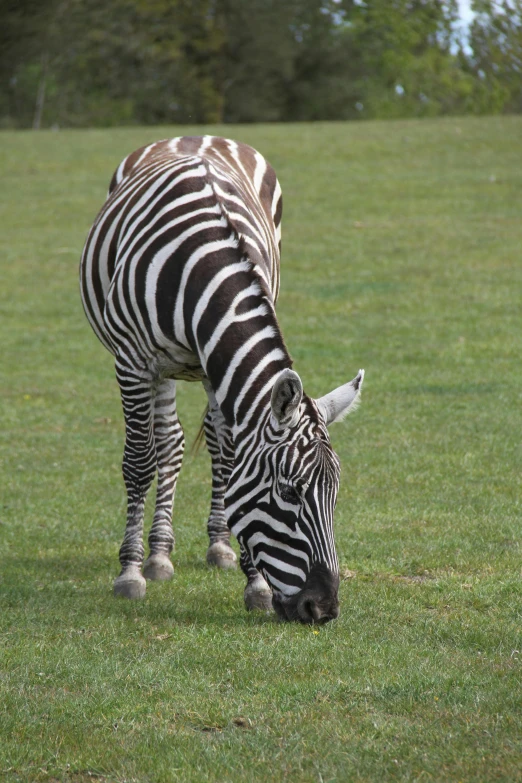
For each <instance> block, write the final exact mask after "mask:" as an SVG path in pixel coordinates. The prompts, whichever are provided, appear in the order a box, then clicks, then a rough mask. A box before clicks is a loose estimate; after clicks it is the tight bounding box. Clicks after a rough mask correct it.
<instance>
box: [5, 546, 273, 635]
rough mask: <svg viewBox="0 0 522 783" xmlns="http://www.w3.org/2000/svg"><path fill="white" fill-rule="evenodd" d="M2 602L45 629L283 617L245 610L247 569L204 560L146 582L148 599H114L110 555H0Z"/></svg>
mask: <svg viewBox="0 0 522 783" xmlns="http://www.w3.org/2000/svg"><path fill="white" fill-rule="evenodd" d="M0 574H1V575H2V579H1V581H0V602H1V604H2V608H3V612H4V620H5V621H6V624H7V625H9V624H10V623H12V624H13V625H16V624H17V623H18V618H19V616H20V613H23V614H24V617H27V616H28V615H30V616H31V618H32V620H31V621H32V623H33V624H35V625H36V626H38V627H40V628H41V629H42V630H43V629H44V628H45V627H46V626H51V625H52V626H54V627H56V625H57V624H60V625H62V626H63V628H64V629H66V628H67V627H69V628H73V629H74V628H84V627H86V626H89V627H91V628H94V627H97V626H102V625H104V623H106V621H109V622H111V623H112V622H115V621H118V620H124V621H126V622H128V623H129V624H131V623H133V624H135V623H136V622H143V623H145V624H150V625H151V628H152V631H155V630H157V629H158V628H161V629H164V628H165V627H168V626H169V625H183V626H194V625H201V626H213V625H215V626H223V625H224V624H225V625H227V626H228V627H233V626H237V627H245V626H247V627H250V626H257V625H266V624H273V623H278V622H279V621H278V620H277V618H276V615H275V614H274V613H272V612H269V613H264V612H247V611H246V609H245V607H244V603H243V588H244V578H243V575H242V574H241V573H240V572H238V571H236V572H230V571H228V572H227V571H219V570H218V569H214V568H209V567H208V566H207V565H206V563H205V562H204V560H203V559H202V558H199V559H198V558H196V557H194V558H190V560H189V561H183V563H182V564H176V571H175V575H174V578H173V579H172V580H171V581H169V582H156V583H154V582H149V583H147V594H146V596H145V598H144V599H142V600H138V601H129V600H128V599H123V598H116V597H114V595H113V592H112V582H113V579H114V577H115V576H116V575H117V570H116V568H115V563H114V559H113V558H112V557H99V558H95V559H92V558H91V559H90V560H88V561H86V560H85V559H84V558H81V557H80V556H76V557H70V556H69V557H59V556H57V555H56V554H52V555H51V554H45V553H43V554H42V555H41V556H39V557H9V558H3V559H2V560H0Z"/></svg>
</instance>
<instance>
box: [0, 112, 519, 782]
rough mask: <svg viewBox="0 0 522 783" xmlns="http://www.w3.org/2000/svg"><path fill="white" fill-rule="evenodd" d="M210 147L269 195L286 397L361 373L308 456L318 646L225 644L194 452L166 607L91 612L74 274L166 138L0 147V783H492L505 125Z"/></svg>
mask: <svg viewBox="0 0 522 783" xmlns="http://www.w3.org/2000/svg"><path fill="white" fill-rule="evenodd" d="M213 130H214V131H215V132H216V131H217V132H221V133H223V132H225V133H226V134H228V135H231V136H233V137H235V138H237V139H240V140H243V141H246V142H249V143H251V144H254V145H255V146H257V147H258V148H259V149H260V150H261V151H262V152H263V153H264V154H265V155H266V156H267V157H268V158H269V160H271V162H272V163H273V165H274V166H275V168H276V170H277V172H278V174H279V176H280V179H281V182H282V185H283V192H284V194H285V198H286V201H285V215H284V220H283V225H284V239H283V275H282V293H281V298H280V305H279V313H280V320H281V323H282V327H283V332H284V334H285V338H286V341H287V344H288V346H289V348H290V350H291V353H292V355H293V357H294V359H295V366H296V369H297V370H298V371H299V372H300V374H301V376H302V378H303V380H304V383H305V388H306V389H307V391H308V392H309V393H311V394H313V395H320V394H322V393H325V392H326V391H329V390H330V389H331V388H333V387H334V386H335V385H338V384H340V383H342V382H345V381H347V380H349V379H350V378H352V377H353V376H354V375H355V373H356V372H357V370H358V369H359V367H364V368H365V369H366V371H367V379H366V383H365V392H364V395H363V396H364V400H363V405H362V407H361V409H360V410H359V412H358V413H357V414H356V415H354V416H353V417H351V418H350V419H349V420H348V421H347V422H345V423H344V424H342V425H337V427H336V428H335V429H332V438H333V441H334V444H335V446H336V448H337V450H338V452H339V454H340V456H341V459H342V464H343V476H342V488H341V492H340V496H339V502H338V509H337V517H336V531H337V543H338V551H339V555H340V560H341V563H342V569H343V577H344V578H343V582H342V585H341V590H340V598H341V612H342V613H341V617H340V619H339V620H338V621H337V622H335V623H331V624H330V625H328V626H326V627H321V628H319V629H314V628H305V627H300V626H297V625H281V624H278V623H277V622H275V620H274V619H273V618H272V617H270V616H264V615H247V614H246V612H245V611H244V609H243V602H242V590H243V579H242V577H241V575H240V574H239V573H216V572H213V571H210V570H208V569H207V568H206V566H205V563H204V555H205V550H206V536H205V519H206V512H207V504H208V498H209V487H208V477H209V468H208V464H207V459H206V455H205V454H204V453H203V452H201V453H200V454H199V455H198V456H197V457H194V456H187V459H186V462H185V465H184V470H183V471H182V477H181V480H180V487H179V492H178V497H177V506H176V516H175V527H176V533H177V550H176V553H175V556H174V562H175V566H176V575H175V578H174V580H173V582H171V583H168V584H151V585H150V586H149V587H148V592H147V597H146V599H145V600H144V601H143V602H141V603H127V602H124V601H121V600H119V601H118V600H115V599H113V597H112V595H111V584H112V579H113V578H114V577H115V576H116V575H117V572H118V563H117V552H118V547H119V544H120V540H121V536H122V532H123V525H124V491H123V482H122V480H121V475H120V460H121V453H122V447H123V426H122V416H121V412H120V402H119V398H118V392H117V387H116V383H115V381H114V380H113V369H112V361H111V357H110V356H109V355H108V354H106V352H105V351H104V349H103V348H102V347H101V345H99V344H98V342H97V340H96V338H95V337H94V336H93V334H92V333H91V331H90V328H89V326H88V324H87V322H86V320H85V319H84V316H83V312H82V310H81V305H80V301H79V295H78V286H77V264H78V258H79V254H80V251H81V247H82V244H83V241H84V238H85V235H86V233H87V230H88V228H89V226H90V223H91V222H92V219H93V218H94V216H95V214H96V212H97V210H98V208H99V206H100V205H101V203H102V201H103V198H104V195H105V191H106V187H107V184H108V182H109V179H110V176H111V174H112V171H113V169H114V168H115V166H116V165H117V164H118V163H119V161H120V159H121V158H122V157H123V155H125V154H127V153H128V152H129V151H131V150H132V149H134V148H135V147H137V146H139V145H141V144H143V143H145V142H147V141H152V140H154V139H156V138H162V137H165V136H167V135H175V134H176V132H177V131H176V130H174V129H172V128H168V129H166V128H159V129H150V128H147V129H134V130H117V131H85V132H60V133H43V132H42V133H40V134H33V133H16V134H15V133H12V134H11V133H3V134H2V144H1V146H0V170H1V172H2V182H3V187H2V189H1V191H0V208H1V220H2V226H3V229H2V236H1V239H0V243H1V254H0V259H1V260H0V263H1V267H2V273H1V279H2V285H1V288H0V307H1V323H0V344H1V355H2V368H1V372H2V389H1V391H2V399H1V404H2V408H1V416H2V421H1V425H0V437H1V444H2V446H1V452H0V456H1V464H0V472H1V474H2V475H1V486H2V495H1V498H0V540H1V550H0V557H1V566H0V591H1V594H0V600H1V614H0V632H1V641H2V661H1V666H0V705H1V709H0V779H1V780H2V781H6V782H8V783H14V781H20V782H23V783H25V782H26V781H54V782H56V781H60V782H61V781H63V782H64V783H86V781H90V780H99V781H105V782H106V783H109V782H110V783H116V782H119V783H122V782H123V781H128V783H131V781H135V782H136V783H170V781H183V783H185V781H188V782H191V781H194V783H200V782H204V781H220V782H222V781H223V782H224V781H229V782H234V783H235V781H238V782H239V781H259V780H267V781H283V780H284V781H296V782H297V783H308V781H317V783H327V781H338V782H340V783H344V781H382V780H400V781H466V782H468V781H494V780H495V781H497V780H503V781H514V780H517V779H519V780H520V779H522V740H521V738H522V689H521V660H522V638H521V636H522V634H521V613H522V604H521V595H522V590H521V561H520V543H521V539H522V535H521V527H520V522H521V507H520V488H521V472H520V468H521V431H522V413H521V411H522V405H521V402H522V394H521V389H522V368H521V363H520V356H521V352H522V330H521V328H520V326H521V322H520V291H521V283H522V267H521V264H520V245H521V239H522V228H521V226H522V224H521V220H520V214H521V208H522V199H521V195H520V194H521V189H522V174H521V168H520V156H521V152H522V145H521V139H522V120H521V119H518V118H505V119H481V120H475V119H466V120H446V121H433V122H432V121H426V122H395V123H379V124H376V123H374V124H364V123H357V124H349V125H345V124H329V125H321V124H316V125H296V126H265V127H261V126H259V127H237V128H236V127H227V128H225V129H223V128H221V129H213ZM184 131H185V132H187V129H184ZM178 132H179V129H178ZM189 132H190V130H189ZM181 386H182V388H181V392H180V409H181V414H182V419H183V422H184V424H185V429H186V434H187V440H189V441H190V440H191V439H193V437H194V436H195V433H196V430H197V427H198V425H199V420H200V415H201V412H202V409H203V405H204V399H203V395H202V392H201V389H200V388H199V386H194V385H185V386H183V385H181ZM148 519H149V520H150V508H149V516H148Z"/></svg>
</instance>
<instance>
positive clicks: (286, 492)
mask: <svg viewBox="0 0 522 783" xmlns="http://www.w3.org/2000/svg"><path fill="white" fill-rule="evenodd" d="M363 378H364V370H360V371H359V373H358V375H357V376H356V378H354V380H353V381H351V382H350V383H347V384H345V385H344V386H341V387H339V388H338V389H335V390H334V391H333V392H331V393H330V394H327V395H326V396H324V397H321V398H320V399H317V400H313V399H312V398H310V397H308V396H307V395H306V394H304V392H303V386H302V383H301V379H300V378H299V375H298V374H297V373H296V372H294V371H293V370H290V369H287V370H284V371H283V372H282V373H281V374H280V375H279V376H278V377H277V379H276V381H275V384H274V387H273V390H272V395H271V402H270V406H269V408H268V409H266V410H265V414H264V416H262V417H261V419H260V422H259V425H258V427H257V428H256V432H255V437H254V438H251V439H250V443H249V444H248V445H246V444H245V446H244V448H243V449H242V448H241V446H239V448H238V450H237V452H236V463H235V467H234V470H233V472H232V475H231V477H230V481H229V484H228V488H227V492H226V495H225V506H226V512H227V520H228V524H229V527H230V529H231V530H232V532H233V534H234V535H235V536H236V538H237V539H238V540H239V542H240V544H241V546H242V548H243V550H245V551H246V552H247V554H248V555H249V557H250V560H251V562H252V564H253V565H254V566H255V568H256V569H257V570H258V571H259V572H260V573H261V574H262V575H263V577H264V578H265V580H266V581H267V582H268V584H269V586H270V587H271V589H272V594H273V598H272V605H273V608H274V609H275V611H276V612H277V614H278V615H279V617H280V618H281V619H284V620H298V621H301V622H306V623H312V622H318V623H322V622H327V621H328V620H331V619H335V618H336V617H337V616H338V614H339V602H338V588H339V563H338V559H337V553H336V551H335V542H334V532H333V516H334V508H335V503H336V500H337V493H338V490H339V476H340V463H339V459H338V457H337V455H336V453H335V452H334V450H333V448H332V446H331V444H330V438H329V435H328V429H327V427H328V425H330V424H331V423H333V422H336V421H341V420H342V419H343V418H344V416H345V415H346V414H347V413H349V412H350V411H351V410H354V408H355V407H356V406H357V403H358V400H359V396H360V392H361V387H362V382H363ZM238 445H239V444H238Z"/></svg>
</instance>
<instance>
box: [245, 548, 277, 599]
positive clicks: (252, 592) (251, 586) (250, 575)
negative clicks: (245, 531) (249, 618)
mask: <svg viewBox="0 0 522 783" xmlns="http://www.w3.org/2000/svg"><path fill="white" fill-rule="evenodd" d="M239 563H240V565H241V570H242V571H243V573H244V574H245V576H246V578H247V586H246V587H245V593H244V598H245V606H246V608H247V609H248V610H251V609H262V610H263V611H265V612H268V611H270V609H272V591H271V589H270V587H269V586H268V584H267V582H266V581H265V579H264V577H263V576H262V575H261V574H260V573H259V571H258V570H257V568H256V567H255V566H254V564H253V563H252V560H251V559H250V555H249V554H248V552H247V551H246V549H245V548H244V547H241V555H240V558H239Z"/></svg>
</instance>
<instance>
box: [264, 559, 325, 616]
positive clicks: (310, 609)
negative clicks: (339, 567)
mask: <svg viewBox="0 0 522 783" xmlns="http://www.w3.org/2000/svg"><path fill="white" fill-rule="evenodd" d="M338 590H339V577H338V576H337V575H336V574H333V573H332V572H331V571H330V569H329V568H328V567H327V566H326V565H325V564H324V563H317V564H315V565H314V566H313V567H312V570H311V571H310V574H309V575H308V579H307V580H306V583H305V586H304V587H303V589H302V590H301V591H300V592H299V593H296V595H293V596H291V597H290V598H279V597H276V596H274V598H273V600H272V605H273V608H274V610H275V611H276V613H277V615H278V617H279V618H280V619H281V620H288V621H297V622H301V623H307V624H319V625H323V624H324V623H327V622H329V621H330V620H335V619H336V618H337V617H339V598H338Z"/></svg>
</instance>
